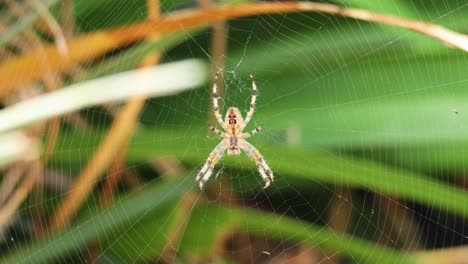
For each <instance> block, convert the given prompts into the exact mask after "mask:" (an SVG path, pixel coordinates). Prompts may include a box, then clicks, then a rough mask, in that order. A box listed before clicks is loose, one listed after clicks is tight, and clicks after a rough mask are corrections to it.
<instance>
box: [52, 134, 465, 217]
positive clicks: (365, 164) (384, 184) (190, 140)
mask: <svg viewBox="0 0 468 264" xmlns="http://www.w3.org/2000/svg"><path fill="white" fill-rule="evenodd" d="M77 136H78V135H74V134H68V135H66V134H62V135H61V137H60V140H59V142H58V145H57V149H60V150H61V151H60V153H56V154H55V155H53V160H54V161H55V162H58V163H59V164H63V163H65V162H68V163H69V162H70V160H86V159H87V157H89V155H90V153H92V152H93V151H94V148H95V145H96V144H97V142H99V141H100V139H101V135H100V134H99V133H87V134H79V137H81V138H86V144H87V145H85V144H84V141H83V140H77V138H76V137H77ZM203 138H205V137H204V133H200V131H199V130H196V129H193V128H192V129H191V132H190V135H187V134H186V131H177V130H175V129H172V130H170V131H167V130H166V131H164V129H161V128H158V129H148V130H139V131H138V132H136V134H135V137H134V139H133V141H132V144H131V145H130V148H129V151H128V156H127V158H128V160H129V161H132V162H138V163H141V162H145V161H149V160H150V159H151V157H154V156H161V155H175V156H177V158H178V159H180V160H184V161H186V162H190V163H192V164H194V165H200V164H202V163H203V161H204V160H205V158H206V155H207V153H209V151H210V149H211V148H212V147H213V146H214V145H215V142H207V141H206V140H203ZM149 142H151V144H150V143H149ZM188 145H190V146H191V147H188ZM194 145H195V146H196V148H193V146H194ZM264 145H265V146H267V147H264V148H260V147H259V149H260V151H261V152H262V154H263V155H264V156H265V158H266V159H267V160H268V163H269V164H270V165H271V167H272V169H273V170H274V171H275V173H276V175H277V177H276V178H277V180H276V181H275V183H277V184H278V182H281V181H288V179H294V178H297V179H306V180H310V181H311V183H314V182H322V183H332V184H345V185H349V186H354V187H360V188H366V189H369V190H373V191H376V192H380V193H384V194H388V195H393V196H396V197H401V198H405V199H407V200H409V201H415V202H419V203H422V204H426V205H429V206H433V207H436V208H440V209H442V210H447V211H450V212H453V213H456V214H460V215H463V216H468V194H467V193H466V192H464V191H463V190H460V189H457V188H454V187H453V186H450V185H448V184H445V183H442V182H439V181H436V180H434V179H429V178H428V176H425V175H422V174H419V173H417V172H414V171H407V170H402V169H393V168H389V167H386V166H384V165H382V164H380V163H376V162H372V161H367V160H363V159H358V158H352V159H351V158H346V157H340V156H337V155H334V154H331V153H329V152H319V151H312V150H310V149H307V148H301V147H281V146H275V145H272V144H264ZM260 146H262V145H260ZM67 149H70V150H71V151H67ZM76 149H80V151H79V152H77V151H76ZM194 149H197V150H199V149H202V150H204V151H194ZM278 153H281V155H279V154H278ZM222 164H223V165H224V166H228V167H232V168H238V169H243V168H249V169H252V170H255V165H254V164H253V163H252V162H251V161H250V160H248V159H247V158H239V159H226V160H223V161H222ZM270 188H271V187H270ZM427 190H430V192H429V191H427Z"/></svg>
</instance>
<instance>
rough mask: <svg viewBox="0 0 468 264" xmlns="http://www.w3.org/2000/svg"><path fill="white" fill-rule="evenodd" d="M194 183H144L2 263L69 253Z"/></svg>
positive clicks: (184, 179) (45, 259) (46, 259)
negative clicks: (105, 206) (96, 211)
mask: <svg viewBox="0 0 468 264" xmlns="http://www.w3.org/2000/svg"><path fill="white" fill-rule="evenodd" d="M192 186H193V180H192V177H191V176H185V177H179V178H178V179H176V180H173V181H170V182H167V183H163V184H157V183H153V184H151V185H148V186H145V187H144V188H143V189H142V190H140V191H139V192H137V193H133V194H129V195H127V196H126V197H125V198H123V199H122V200H120V201H119V202H116V203H115V204H114V205H113V206H112V207H110V208H108V209H103V210H102V211H101V212H99V213H97V214H92V215H90V216H89V217H87V218H85V220H83V221H82V222H81V223H78V224H76V225H74V226H73V227H71V228H70V229H68V230H66V231H63V232H60V233H58V234H55V235H52V236H50V237H48V238H46V239H44V240H40V241H37V242H34V243H33V244H30V245H25V246H23V247H21V248H20V249H18V251H16V252H13V253H12V254H10V255H8V256H6V257H3V258H0V262H1V263H17V264H19V263H50V262H51V261H54V260H57V259H59V258H60V257H61V256H64V255H66V254H68V253H74V252H76V250H77V249H79V248H82V247H85V246H86V244H87V243H88V242H91V241H93V240H96V239H98V238H100V237H102V238H105V237H106V236H107V235H108V234H111V233H112V232H113V231H115V230H119V229H121V228H124V227H128V226H132V224H133V223H134V222H135V221H138V219H140V218H141V217H142V216H144V215H145V214H148V213H150V212H151V211H153V210H156V209H159V208H162V207H163V206H166V205H167V204H168V203H169V202H171V201H174V199H177V198H179V197H180V196H181V195H183V194H184V193H185V192H187V191H188V190H189V189H190V188H191V187H192Z"/></svg>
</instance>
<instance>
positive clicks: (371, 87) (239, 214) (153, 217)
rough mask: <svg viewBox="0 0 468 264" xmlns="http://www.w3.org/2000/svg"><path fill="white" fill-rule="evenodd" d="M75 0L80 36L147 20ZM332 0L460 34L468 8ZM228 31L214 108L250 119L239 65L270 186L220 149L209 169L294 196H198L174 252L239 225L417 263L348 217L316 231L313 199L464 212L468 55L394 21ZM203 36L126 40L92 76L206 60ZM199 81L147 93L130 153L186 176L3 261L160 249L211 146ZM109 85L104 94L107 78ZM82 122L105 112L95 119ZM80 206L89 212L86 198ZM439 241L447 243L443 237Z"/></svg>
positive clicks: (247, 187)
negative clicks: (141, 65)
mask: <svg viewBox="0 0 468 264" xmlns="http://www.w3.org/2000/svg"><path fill="white" fill-rule="evenodd" d="M75 2H76V4H75V6H76V9H75V13H76V18H77V24H78V26H79V27H80V31H82V32H88V31H94V30H99V29H102V28H109V27H113V26H117V25H122V24H125V23H130V22H134V21H137V20H140V19H143V18H144V17H145V14H146V13H145V12H146V11H145V5H144V1H123V0H112V1H75ZM336 2H337V3H338V4H341V5H345V6H353V7H360V8H366V9H370V10H373V11H377V12H382V13H391V14H395V15H401V16H405V17H408V18H413V19H423V20H425V21H429V22H435V23H438V24H441V25H444V26H447V27H449V28H451V29H455V30H458V31H461V32H467V31H468V27H467V26H466V25H468V24H467V22H468V20H467V18H468V13H467V8H466V4H464V3H462V2H459V1H430V2H429V1H409V2H407V1H385V3H379V4H376V3H375V2H373V1H360V0H353V1H341V0H340V1H336ZM162 6H163V9H164V10H166V11H170V10H176V9H179V8H184V7H193V6H195V3H193V2H183V1H163V2H162ZM421 7H424V8H421ZM228 25H229V37H228V51H227V53H226V54H225V60H226V66H225V68H224V69H223V70H224V71H223V74H224V86H225V89H224V92H223V104H224V105H225V106H226V107H227V106H230V105H234V106H238V107H240V108H241V109H243V112H244V113H245V111H246V110H247V109H248V104H249V97H250V94H251V91H250V86H251V84H250V81H249V79H248V73H250V72H252V73H253V74H254V75H255V78H256V80H257V85H258V89H259V97H258V103H257V106H258V107H257V109H256V114H255V116H254V118H253V121H252V124H251V125H249V128H252V129H253V128H254V127H255V125H259V124H265V129H264V131H262V133H261V134H259V135H257V136H255V138H252V142H253V143H254V144H255V145H256V146H257V147H258V149H259V150H260V151H261V153H262V154H263V155H264V156H265V158H266V160H267V161H268V162H269V164H270V165H271V167H272V168H273V170H274V172H275V176H276V181H275V182H274V184H273V185H272V186H271V187H270V188H269V189H267V190H266V191H265V193H263V192H261V186H262V183H261V179H260V177H259V176H258V175H257V173H256V171H255V166H254V164H252V163H251V162H250V161H249V160H248V159H247V158H246V157H240V158H237V157H235V158H233V157H226V158H225V159H224V160H223V161H222V162H221V164H220V165H219V167H218V168H217V169H216V170H219V169H220V168H221V167H223V168H225V170H224V175H225V176H223V177H227V178H229V179H231V182H232V184H233V190H234V191H235V194H237V195H238V196H240V197H245V198H251V199H254V198H252V197H258V196H257V195H259V196H260V198H259V200H261V199H268V200H270V201H282V200H288V199H290V201H294V202H293V203H292V204H286V206H291V207H292V209H291V210H292V211H293V212H290V214H289V215H288V216H284V215H281V214H277V215H275V214H271V213H266V212H264V211H262V210H256V209H255V208H253V209H238V208H232V207H223V206H222V205H213V204H208V205H207V204H204V203H201V202H200V203H197V205H196V206H195V207H194V209H193V212H192V214H191V216H190V219H189V223H188V225H187V229H186V230H185V231H184V232H183V236H182V242H181V244H180V246H179V248H178V250H179V251H180V252H179V253H180V254H181V255H182V256H184V257H187V258H188V257H202V256H206V255H209V254H210V250H211V249H212V247H213V244H215V243H216V241H217V239H218V237H219V236H220V235H222V234H224V233H226V232H230V231H232V230H241V231H245V232H252V233H256V234H261V235H264V236H266V237H269V238H274V239H279V240H284V241H288V242H291V243H295V244H298V243H306V244H309V245H315V246H319V247H322V248H324V249H328V250H331V251H333V252H340V253H342V254H344V255H347V256H348V257H350V259H351V262H353V263H363V262H370V263H415V260H414V259H412V258H410V257H408V254H407V253H405V252H403V251H401V250H400V251H399V250H398V249H397V248H395V249H389V248H384V247H382V246H379V245H378V244H377V243H376V242H375V241H368V240H364V237H365V238H366V239H370V238H369V236H368V234H367V235H366V234H365V230H362V228H358V227H359V224H358V223H354V222H353V223H352V225H353V226H351V227H350V230H353V233H352V234H351V235H344V234H336V233H333V232H332V231H330V230H327V229H324V228H323V224H324V223H323V222H324V220H323V214H325V212H326V211H327V206H328V205H329V203H328V202H325V203H324V202H323V201H328V200H329V198H330V197H331V195H332V194H333V186H335V185H337V186H347V187H352V188H356V189H359V190H364V191H366V192H377V193H381V194H384V195H389V196H390V197H396V198H397V199H399V201H401V202H402V203H403V204H402V206H405V208H406V206H411V205H413V204H417V205H418V206H421V207H423V208H427V209H428V210H429V211H432V210H437V211H436V212H440V214H439V215H438V216H436V217H435V218H433V216H432V215H427V216H424V215H420V216H419V217H420V218H422V219H423V220H424V217H427V219H429V218H431V221H435V222H436V223H437V222H439V221H441V222H443V221H444V220H443V218H446V217H447V216H451V215H458V216H459V217H468V195H467V194H466V193H465V192H464V191H462V190H461V189H458V188H456V187H454V186H453V182H454V181H456V180H457V178H458V177H460V176H464V174H465V168H466V166H468V162H467V161H466V160H467V158H468V153H467V152H466V150H465V149H466V147H468V143H466V142H467V139H468V136H467V133H466V130H467V128H468V106H467V104H466V101H467V100H468V92H467V91H468V89H467V88H468V87H467V86H468V82H467V81H466V76H467V69H468V55H467V54H466V53H463V52H461V51H456V50H453V49H450V48H448V47H446V46H444V45H443V44H441V43H438V42H435V41H434V40H432V39H429V38H427V37H425V36H421V35H418V34H416V33H413V32H408V31H406V30H403V29H399V28H394V27H389V26H382V25H377V24H370V23H366V22H362V21H361V22H358V21H353V20H350V19H344V18H336V17H333V16H324V15H321V14H315V13H314V14H288V15H273V16H262V17H249V18H243V19H237V20H233V21H230V22H229V23H228ZM210 40H211V31H210V30H209V29H203V28H200V29H197V30H193V31H190V32H189V31H187V32H181V33H176V34H174V35H170V36H167V37H164V39H163V41H161V42H153V43H143V44H138V45H134V46H131V47H128V48H127V49H125V50H122V51H121V52H120V53H119V54H116V55H114V56H109V58H108V59H107V60H104V61H103V62H102V64H100V65H98V66H97V67H94V68H91V69H90V70H89V71H88V72H87V74H88V77H90V76H91V77H92V76H99V75H103V74H107V73H111V72H115V71H118V70H124V69H127V68H132V67H134V65H135V64H136V63H137V62H138V60H139V58H140V57H142V56H143V55H144V54H145V53H146V52H148V51H150V50H161V51H162V52H163V55H164V60H165V61H173V60H177V59H180V58H186V57H201V58H204V59H206V60H210V57H209V55H208V54H209V51H210V48H209V43H210ZM209 88H210V87H208V85H207V86H206V87H201V88H200V89H198V90H195V91H191V92H186V93H184V94H181V95H177V96H174V97H171V98H164V99H157V100H149V101H148V103H147V106H146V107H145V110H144V112H143V113H142V115H141V123H142V125H143V127H142V128H140V129H139V130H138V132H137V133H136V135H135V137H134V138H133V141H132V144H131V147H130V148H129V150H128V155H127V161H128V162H129V163H130V164H147V163H149V162H150V161H151V160H152V159H153V158H155V157H159V156H172V157H176V158H177V159H178V160H181V161H182V162H183V164H184V165H186V166H187V168H189V171H190V173H188V174H187V175H185V176H184V178H179V179H178V180H176V181H173V182H171V181H170V182H167V183H162V181H160V180H157V181H156V182H154V183H151V185H149V186H145V187H144V190H143V193H140V194H126V193H124V192H123V194H122V195H123V198H122V202H120V201H119V202H116V205H115V206H113V207H111V208H110V209H105V210H104V211H101V212H97V213H93V214H90V212H89V211H90V210H84V211H83V212H82V215H81V217H80V219H81V220H80V221H78V223H74V224H75V225H73V226H72V227H70V229H69V230H66V231H64V232H63V233H60V234H58V235H57V236H54V237H52V238H48V239H46V240H43V241H39V242H37V243H36V244H34V245H27V246H23V245H19V246H17V247H18V248H17V249H16V250H17V251H15V252H13V253H12V254H13V255H11V256H9V257H10V258H8V259H5V261H6V260H8V261H11V262H20V260H21V259H25V260H27V263H32V262H30V260H35V261H38V262H47V260H48V259H57V257H58V256H61V255H62V254H66V253H70V252H72V253H76V252H77V251H79V250H80V249H82V248H83V246H84V245H85V243H87V242H89V241H91V240H95V239H99V240H100V241H102V244H103V249H104V250H105V252H106V253H105V254H106V255H110V256H112V257H113V258H117V259H121V260H122V261H124V262H129V261H132V260H140V261H143V260H146V259H151V258H154V257H155V256H158V254H160V253H161V250H162V248H163V247H164V245H163V244H162V243H164V238H165V237H166V236H167V234H168V233H169V232H172V231H171V230H173V229H171V228H173V226H171V223H173V222H174V221H175V219H176V218H177V215H176V214H177V211H176V209H175V208H176V207H177V206H178V205H179V204H180V199H181V197H182V196H183V194H184V193H186V192H187V191H188V190H189V189H190V186H192V181H193V179H194V176H195V175H196V173H197V170H198V169H199V167H200V165H201V164H202V163H203V162H204V160H205V159H206V157H207V156H208V154H209V152H210V151H211V149H212V148H214V146H215V145H216V144H217V143H218V140H219V139H217V138H215V137H214V136H211V135H210V136H209V137H207V136H206V135H207V133H208V129H206V123H207V122H208V121H207V120H208V117H209V115H210V114H211V112H210V91H209ZM103 89H109V92H112V90H111V89H112V87H104V88H103ZM87 115H90V116H91V117H92V118H97V119H99V115H101V114H100V113H99V112H94V111H93V112H92V113H87ZM107 129H108V127H107V126H104V125H102V123H101V125H99V121H98V125H97V126H96V127H95V129H94V130H91V131H89V132H86V133H83V132H76V131H67V132H64V133H62V134H61V136H60V138H59V144H58V145H57V147H56V150H55V153H54V156H53V161H52V165H51V166H54V167H57V168H61V169H64V170H77V171H78V170H79V166H80V164H83V162H85V161H87V160H88V158H89V156H90V154H91V153H93V151H94V149H95V147H96V145H97V144H98V142H99V140H100V138H101V137H102V135H103V134H104V133H105V132H106V131H107ZM291 133H293V136H291ZM291 137H294V138H295V139H294V140H293V142H290V141H291V139H290V138H291ZM441 176H443V177H441ZM213 181H215V180H213V179H212V180H211V181H210V182H213ZM292 190H294V191H292ZM258 192H261V194H258ZM298 193H301V195H300V197H299V198H297V196H298ZM312 193H315V194H317V196H318V197H319V198H317V197H316V196H314V195H312ZM293 197H294V198H295V199H296V200H293ZM163 202H165V203H163ZM357 203H358V204H357V205H354V206H353V208H354V209H355V211H356V212H355V213H357V214H359V213H361V216H360V217H361V218H360V220H361V221H364V222H365V223H369V225H374V224H376V223H377V221H376V220H375V219H373V218H372V216H368V215H367V214H366V215H363V214H364V213H363V212H368V211H370V208H369V206H371V205H369V202H366V199H357ZM406 203H407V204H408V205H407V204H406ZM89 204H90V207H92V206H93V205H92V204H93V202H92V201H90V202H89ZM304 204H305V205H306V206H303V207H301V205H304ZM272 207H273V208H270V209H272V210H273V211H275V210H276V209H275V208H274V207H275V206H274V205H273V206H272ZM295 208H296V209H295ZM298 208H300V209H298ZM360 208H364V209H360ZM307 209H309V210H311V211H315V213H314V212H306V210H307ZM294 210H296V211H294ZM408 210H411V209H408ZM414 210H416V209H414ZM311 214H312V215H313V217H311V218H312V219H308V217H310V215H311ZM358 218H359V217H358ZM356 222H359V221H356ZM361 225H362V224H361ZM457 228H458V227H455V228H454V229H457ZM375 229H376V230H381V229H382V227H375ZM444 230H445V231H446V232H449V230H447V229H444ZM370 237H371V238H372V236H370ZM430 239H431V238H430V237H426V238H422V240H426V241H429V240H430ZM445 242H446V244H445V246H452V245H451V244H450V243H451V241H442V244H444V243H445ZM428 244H435V243H431V242H428Z"/></svg>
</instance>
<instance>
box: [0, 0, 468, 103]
mask: <svg viewBox="0 0 468 264" xmlns="http://www.w3.org/2000/svg"><path fill="white" fill-rule="evenodd" d="M292 12H319V13H324V14H331V15H337V16H343V17H349V18H354V19H358V20H363V21H369V22H375V23H380V24H385V25H392V26H397V27H402V28H406V29H409V30H412V31H415V32H418V33H421V34H423V35H426V36H428V37H430V38H433V39H435V40H437V41H440V42H442V43H444V44H446V45H448V46H451V47H456V48H459V49H461V50H464V51H468V36H467V35H464V34H461V33H457V32H455V31H452V30H449V29H446V28H444V27H442V26H439V25H436V24H431V23H426V22H421V21H417V20H411V19H405V18H401V17H398V16H393V15H384V14H378V13H373V12H369V11H366V10H360V9H355V8H344V7H340V6H336V5H331V4H324V3H314V2H263V3H247V4H239V5H234V6H217V7H213V8H209V9H195V10H182V11H177V12H171V13H169V14H167V15H165V16H162V17H161V19H160V20H157V21H150V20H148V21H144V22H141V23H136V24H132V25H127V26H124V27H120V28H116V29H111V30H108V31H100V32H95V33H91V34H88V35H85V36H82V37H79V38H76V39H73V40H70V41H69V42H68V43H67V45H68V49H69V51H70V52H69V56H68V57H67V59H63V58H62V56H61V55H60V53H59V52H58V51H57V49H56V48H55V46H49V47H47V48H45V50H44V54H45V56H46V57H47V59H48V62H49V64H50V67H51V70H52V71H54V72H58V71H66V70H69V69H71V68H72V67H74V65H75V64H78V63H82V62H85V61H91V60H93V59H96V58H98V57H100V56H102V55H103V54H105V53H106V52H109V51H111V50H113V49H116V48H121V47H123V46H125V45H128V44H130V43H133V42H136V41H140V40H142V39H144V38H147V37H148V36H149V35H151V34H154V33H159V34H168V33H171V32H177V31H181V30H187V29H189V28H193V27H197V26H201V25H206V24H208V23H213V22H218V21H224V20H227V19H232V18H239V17H245V16H253V15H265V14H277V13H292ZM85 47H86V48H85ZM89 47H93V48H89ZM39 52H40V53H42V51H39ZM38 55H39V54H38V52H32V53H29V54H25V55H23V56H19V57H16V58H12V59H10V60H8V61H6V62H5V63H3V64H2V65H0V80H2V81H1V82H0V98H3V97H5V96H7V95H8V94H10V93H11V92H13V91H14V90H15V89H17V88H18V87H20V86H22V85H26V84H29V83H31V82H33V81H36V80H38V79H39V78H40V77H41V76H42V75H43V74H44V72H43V71H44V70H43V67H42V64H41V62H40V61H38ZM20 76H21V78H20Z"/></svg>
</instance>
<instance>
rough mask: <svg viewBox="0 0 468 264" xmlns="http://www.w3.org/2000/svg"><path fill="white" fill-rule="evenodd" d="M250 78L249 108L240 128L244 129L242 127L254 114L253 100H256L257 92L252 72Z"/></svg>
mask: <svg viewBox="0 0 468 264" xmlns="http://www.w3.org/2000/svg"><path fill="white" fill-rule="evenodd" d="M250 79H252V99H251V100H250V110H249V112H248V113H247V116H246V117H245V121H244V126H243V127H242V129H244V127H246V126H247V124H248V123H249V121H250V119H251V118H252V116H253V114H254V111H255V101H256V100H257V94H258V91H257V85H256V84H255V80H254V78H253V75H252V74H250ZM242 129H241V130H242Z"/></svg>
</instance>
